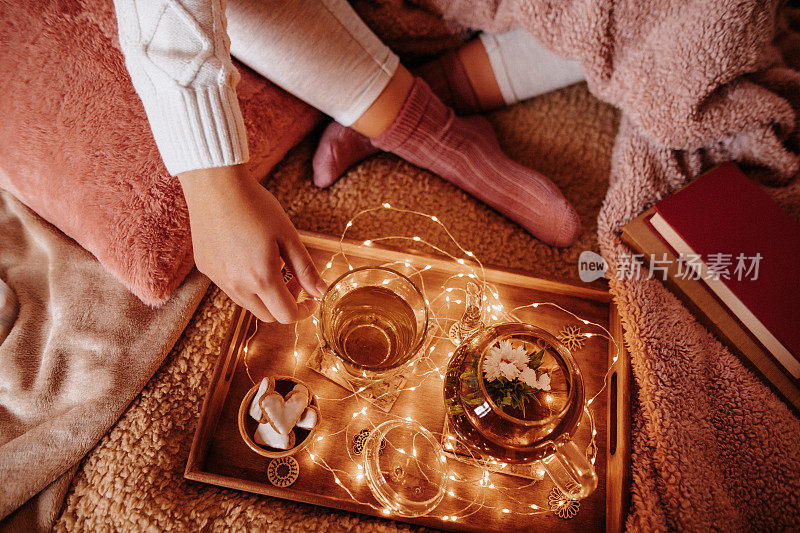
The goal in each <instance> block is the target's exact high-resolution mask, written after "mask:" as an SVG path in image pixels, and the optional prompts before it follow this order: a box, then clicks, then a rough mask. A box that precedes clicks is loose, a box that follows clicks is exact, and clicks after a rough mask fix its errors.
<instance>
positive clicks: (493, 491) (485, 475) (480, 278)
mask: <svg viewBox="0 0 800 533" xmlns="http://www.w3.org/2000/svg"><path fill="white" fill-rule="evenodd" d="M388 211H393V212H396V213H399V214H405V215H411V216H414V217H419V218H424V219H427V220H429V221H431V222H433V223H434V224H436V225H437V227H439V228H441V230H442V231H443V232H444V234H445V236H446V237H447V239H448V241H449V242H450V243H451V244H453V245H454V246H455V247H456V248H457V249H458V251H459V252H460V253H461V254H463V255H464V256H465V257H466V258H465V257H459V256H456V255H454V254H452V253H450V252H448V251H447V250H445V249H444V248H442V247H441V246H438V245H436V244H434V243H432V242H430V241H428V240H427V239H424V238H422V237H421V236H419V235H413V236H411V237H409V236H406V235H391V236H377V237H372V238H370V239H366V240H363V241H362V242H361V244H362V245H363V246H367V247H370V246H373V245H374V244H375V243H377V242H384V241H400V242H404V241H405V242H409V241H410V242H413V243H416V244H418V245H424V246H427V247H429V248H430V249H432V250H433V251H435V252H437V253H439V254H440V255H443V256H445V257H447V258H448V259H450V260H452V261H454V262H455V263H457V264H459V265H460V266H462V267H464V270H465V272H458V273H456V274H453V275H451V276H449V277H448V278H446V279H445V281H444V282H443V283H442V287H440V288H439V289H438V291H437V292H436V294H435V296H433V297H432V298H430V297H429V295H428V291H427V290H426V288H425V283H424V279H423V276H422V274H423V273H424V272H426V271H428V270H431V269H432V268H433V266H432V265H431V264H425V265H424V266H417V265H414V261H413V260H411V259H404V260H396V261H390V262H386V263H383V264H381V265H378V266H383V267H398V266H403V267H405V268H406V269H411V271H410V272H409V274H407V275H408V277H409V278H415V279H416V280H418V288H419V289H420V292H421V293H422V294H423V297H424V300H425V305H426V306H427V308H428V315H429V321H430V322H432V323H433V327H431V328H429V338H428V339H427V342H426V343H424V344H423V346H422V347H421V348H420V354H421V355H420V356H419V357H418V358H417V359H416V360H414V361H413V363H412V364H409V365H408V366H407V367H406V370H407V373H410V377H409V378H408V379H407V380H406V382H405V383H406V385H407V386H405V387H402V388H400V389H395V390H392V391H390V392H385V393H383V394H380V395H377V396H374V395H367V394H363V393H364V392H366V391H367V390H368V389H369V388H370V387H368V386H360V387H353V390H352V391H351V392H349V393H346V394H343V395H340V396H336V397H320V396H317V401H318V402H331V403H334V402H348V401H353V400H354V401H355V402H356V404H357V407H356V408H355V409H354V410H353V412H352V416H351V417H344V418H345V420H346V423H345V424H344V426H343V427H339V428H330V429H328V430H327V431H326V432H325V433H324V434H320V433H321V429H322V428H318V429H317V436H315V437H314V441H313V442H311V443H310V444H309V445H308V446H307V447H306V448H305V449H304V450H303V451H302V453H305V454H306V455H307V457H308V459H309V460H310V461H311V462H312V463H313V464H314V465H315V466H317V467H319V468H322V469H324V470H326V471H327V472H328V473H329V474H330V475H331V476H332V479H333V481H334V483H336V485H337V486H338V487H340V488H341V489H342V490H343V491H344V492H345V493H346V494H347V496H348V497H349V498H350V499H351V500H353V501H355V502H356V503H358V504H360V505H364V506H368V507H370V508H372V509H373V510H375V511H377V512H379V513H380V514H381V515H382V516H387V517H391V516H393V515H394V514H395V510H393V509H391V508H388V507H384V506H382V505H377V504H376V503H377V502H376V501H375V500H374V499H373V498H372V497H370V499H367V500H365V499H363V498H359V497H358V495H357V494H356V492H358V491H361V492H363V488H364V484H365V483H366V475H365V469H364V465H363V462H362V461H363V457H354V454H353V451H352V450H351V446H350V443H349V442H348V443H347V446H346V448H347V453H348V456H349V459H350V461H351V462H352V468H351V469H349V470H347V469H344V468H336V467H333V466H331V465H330V464H329V463H328V462H327V461H325V459H324V457H323V456H322V454H321V453H319V452H318V451H317V446H318V444H320V443H323V442H332V439H335V438H337V437H342V436H344V437H343V438H345V440H348V435H347V432H348V428H350V429H352V428H353V427H356V423H357V422H358V424H361V425H363V426H364V427H366V428H368V429H369V430H370V431H372V430H374V429H375V428H376V427H377V425H378V424H379V423H380V422H385V421H388V420H409V421H410V420H412V418H411V417H408V416H400V415H398V414H394V413H392V412H391V411H390V412H388V413H386V412H383V411H380V414H379V418H380V422H378V424H376V423H375V422H374V420H373V416H374V413H373V411H374V412H375V413H377V412H378V410H377V408H374V407H372V406H371V404H372V403H373V402H376V401H378V400H380V399H381V398H383V397H385V396H387V395H394V396H397V395H399V394H401V393H403V392H407V391H409V392H410V391H415V390H416V389H417V388H419V387H420V386H422V385H423V384H424V383H426V382H427V381H428V380H430V379H435V380H438V381H439V382H442V381H443V380H444V370H443V369H442V368H441V367H440V366H439V364H437V363H436V361H434V359H433V357H432V355H433V353H434V352H435V351H436V350H437V348H440V347H444V350H445V351H446V352H447V353H446V356H445V361H444V365H445V366H446V365H447V363H448V362H449V360H450V358H451V357H452V355H453V353H454V349H455V347H454V346H453V345H452V344H451V341H450V337H449V336H448V335H447V332H448V331H449V326H450V325H452V324H453V323H454V322H458V321H459V320H460V318H452V317H447V316H444V315H445V314H446V310H449V309H450V306H451V305H460V304H461V303H462V302H465V301H466V290H465V288H464V286H463V284H462V280H463V279H464V278H467V279H468V280H471V281H473V282H477V283H479V285H480V288H481V295H482V301H481V303H482V305H481V307H480V312H481V322H482V323H483V324H484V325H485V326H489V325H491V324H493V323H500V322H503V321H509V320H513V321H521V319H520V318H519V316H518V314H519V313H520V312H521V311H526V310H536V309H538V308H540V307H551V308H555V309H558V310H559V311H561V312H563V313H565V314H567V315H568V316H570V317H572V318H573V319H574V320H577V321H579V322H581V323H582V324H584V325H585V326H590V327H593V328H597V329H598V330H599V331H600V333H594V332H587V333H582V335H583V336H584V337H586V338H587V339H588V338H592V337H599V338H601V339H605V340H606V341H607V342H609V343H610V346H611V347H613V356H612V361H611V364H610V365H609V367H608V369H607V370H606V372H605V374H604V377H603V382H602V386H601V387H600V389H599V390H598V391H597V392H596V393H595V394H594V395H593V396H591V397H590V398H588V399H587V400H586V401H585V403H584V407H583V410H584V413H585V414H586V415H587V416H586V418H587V420H588V423H589V430H590V432H591V435H590V438H589V444H588V445H587V447H586V456H587V458H588V459H589V460H590V462H591V463H592V465H594V464H595V461H596V459H597V444H596V437H597V428H596V426H595V418H594V413H593V411H592V408H591V406H592V404H593V403H594V401H595V400H596V399H597V398H598V397H599V396H600V394H602V393H603V392H604V391H605V389H606V387H607V386H608V378H609V376H610V375H611V373H612V372H613V370H614V364H615V363H616V362H617V360H618V358H619V355H620V347H619V345H618V343H617V342H616V340H615V339H614V338H613V336H612V335H611V333H610V332H609V331H608V329H606V328H605V327H604V326H603V325H601V324H598V323H596V322H592V321H589V320H586V319H584V318H582V317H580V316H578V315H577V314H575V313H573V312H572V311H570V310H569V309H565V308H564V307H562V306H561V305H558V304H556V303H553V302H532V303H529V304H526V305H521V306H518V307H514V308H513V309H510V310H507V311H506V310H505V307H504V305H503V303H502V301H501V299H500V294H499V291H498V289H497V287H496V286H494V285H493V284H491V283H488V282H487V281H486V271H485V267H484V265H483V263H482V262H481V261H480V260H479V259H478V258H477V257H476V256H475V254H474V253H473V252H471V251H469V250H467V249H466V248H464V247H463V246H462V245H461V244H460V243H459V241H458V240H457V239H456V238H455V237H454V236H453V234H452V233H451V231H450V230H449V229H448V228H447V226H446V225H445V224H444V223H443V222H442V221H441V220H440V219H439V218H438V217H437V216H435V215H429V214H427V213H423V212H421V211H416V210H413V209H404V208H397V207H393V206H391V205H390V204H389V203H384V204H382V205H380V206H377V207H372V208H369V209H365V210H362V211H359V212H358V213H356V214H355V215H354V216H353V217H352V218H350V219H349V220H348V221H347V223H346V224H345V228H344V230H343V231H342V233H341V236H340V238H339V246H338V248H339V250H338V252H335V253H334V254H333V255H332V256H331V257H330V258H329V259H328V261H327V262H326V264H325V266H324V267H323V269H322V270H321V274H322V275H323V276H324V275H325V274H326V273H327V272H328V271H330V270H332V269H333V268H334V265H335V263H336V262H337V261H338V260H340V259H341V260H342V261H344V264H345V267H346V268H347V269H349V270H353V268H354V267H353V264H352V262H351V261H350V258H349V257H348V255H347V253H346V252H345V248H344V242H345V239H346V237H347V233H348V231H349V230H351V228H353V226H354V225H355V223H356V221H357V220H359V219H360V218H362V217H364V216H366V215H369V214H371V213H380V212H388ZM473 264H477V266H478V270H477V271H476V269H475V268H474V266H473ZM454 284H458V285H454ZM462 295H463V296H462ZM305 296H308V295H305ZM311 321H312V323H313V325H314V333H315V335H316V340H317V342H316V348H313V349H312V352H313V350H314V349H319V348H320V347H323V346H324V345H325V342H324V340H323V339H322V337H321V334H320V331H319V330H320V328H319V323H318V322H319V321H318V319H317V317H316V316H312V317H311ZM253 323H254V327H253V330H252V332H251V333H250V334H249V335H248V336H247V337H246V339H245V342H244V345H243V349H242V351H243V355H244V357H243V361H244V366H245V370H246V373H247V376H248V378H249V379H250V381H251V382H252V383H253V384H255V383H256V379H254V377H253V376H252V374H251V372H250V368H249V365H248V359H249V356H250V350H249V348H250V343H251V341H252V339H253V338H254V337H255V336H256V334H257V333H258V326H259V321H257V320H254V321H253ZM299 327H300V324H299V323H296V324H295V326H294V332H295V335H294V344H293V350H292V356H293V359H294V362H293V365H294V366H293V368H294V375H296V374H297V372H298V371H299V370H301V369H302V368H303V363H304V362H303V360H302V356H301V353H300V350H299V348H298V341H299V339H300V337H301V333H300V332H299V331H298V328H299ZM309 356H310V354H309ZM579 424H580V423H579ZM431 433H432V434H433V435H434V436H435V437H436V438H437V439H438V440H439V442H441V443H443V444H442V446H443V448H444V449H445V450H446V451H447V452H448V453H450V454H451V457H453V455H452V454H455V452H456V450H458V451H459V452H466V453H467V455H461V456H460V457H458V458H457V459H456V458H453V459H452V460H457V461H459V462H462V463H466V464H468V465H470V466H472V467H473V471H474V472H475V475H472V476H467V475H464V474H462V473H459V472H456V471H454V470H453V469H450V470H446V471H445V473H446V481H447V483H446V485H445V487H444V491H445V496H444V498H445V499H449V501H450V504H451V505H450V509H452V508H453V507H454V506H457V507H458V508H457V510H456V511H452V510H451V511H449V512H448V514H437V513H436V510H437V509H438V508H441V507H442V505H440V506H439V507H437V509H434V510H433V511H431V512H430V513H428V514H427V515H426V516H433V517H438V518H439V519H441V520H442V521H445V522H458V521H460V520H463V519H465V518H467V517H469V516H472V515H474V514H476V513H478V512H481V511H484V510H492V511H495V512H497V513H500V514H501V515H505V514H511V513H513V514H515V515H518V516H535V515H541V514H546V513H551V512H552V510H551V509H550V507H549V506H548V504H547V502H546V501H545V502H544V503H541V504H537V503H531V502H530V501H527V500H524V499H521V498H519V497H517V494H523V495H524V494H525V493H526V491H525V490H524V489H526V488H529V487H532V486H534V485H535V484H536V483H538V482H539V481H540V480H541V479H543V478H544V469H543V467H542V465H541V464H539V463H535V464H534V465H532V466H531V471H532V474H533V476H534V477H531V478H528V482H526V483H524V484H523V485H520V479H524V478H520V477H519V476H514V474H511V475H512V476H514V483H513V486H512V485H507V484H506V483H504V481H505V480H507V479H508V478H507V476H506V475H505V473H504V472H503V470H504V469H505V468H506V467H507V466H508V465H507V464H506V463H503V462H501V461H497V460H494V459H492V460H488V461H487V460H486V459H483V458H480V457H477V456H475V455H474V454H473V453H472V451H471V448H470V447H469V446H468V445H467V444H466V443H464V442H461V441H460V440H459V438H458V436H457V435H456V434H453V433H447V434H444V433H441V432H435V431H431ZM389 445H392V444H391V442H390V443H389ZM403 451H404V453H405V450H403ZM415 456H416V454H415ZM441 459H442V461H441V462H442V465H443V466H446V463H447V461H449V460H450V458H449V457H447V456H442V458H441ZM486 465H491V468H487V466H486ZM476 486H477V487H480V490H474V488H475V487H476ZM464 488H466V489H473V492H474V493H475V494H474V496H473V497H471V498H469V497H464V496H463V495H462V494H463V493H465V492H469V490H463V489H464ZM492 495H494V496H495V497H490V496H492ZM546 498H547V496H546V495H545V500H546ZM487 502H501V503H500V504H499V505H493V504H490V503H487ZM565 503H566V502H565Z"/></svg>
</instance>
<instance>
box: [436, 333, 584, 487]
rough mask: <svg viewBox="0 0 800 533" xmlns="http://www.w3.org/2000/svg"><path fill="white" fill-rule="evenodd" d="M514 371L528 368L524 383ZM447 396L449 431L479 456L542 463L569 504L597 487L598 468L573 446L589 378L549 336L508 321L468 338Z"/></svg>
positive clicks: (455, 360) (452, 369)
mask: <svg viewBox="0 0 800 533" xmlns="http://www.w3.org/2000/svg"><path fill="white" fill-rule="evenodd" d="M504 365H506V366H504ZM509 365H518V369H519V371H523V370H524V371H525V379H524V380H521V379H520V378H517V377H514V374H515V373H516V371H515V370H514V369H513V368H512V366H509ZM502 369H505V371H506V373H504V372H502ZM521 376H522V374H520V377H521ZM529 384H531V385H529ZM444 396H445V406H446V408H447V415H448V420H449V422H450V427H451V428H452V429H453V430H454V431H455V432H456V434H457V435H458V436H459V438H460V440H461V442H462V443H463V444H465V445H466V446H467V447H469V448H470V449H472V451H474V452H476V453H477V454H478V455H480V456H483V457H488V458H493V459H497V460H500V461H502V462H506V463H518V464H529V463H533V462H535V461H541V463H542V465H543V466H544V468H545V470H546V471H547V473H548V474H549V475H550V478H551V479H552V480H553V483H554V484H555V485H556V487H558V489H559V490H561V492H563V493H564V495H565V496H566V497H567V498H570V499H580V498H585V497H586V496H588V495H589V494H591V493H592V491H594V489H595V488H597V483H598V480H597V474H596V473H595V469H594V466H593V465H592V464H591V463H590V462H589V460H588V459H587V458H586V455H585V454H584V453H582V452H581V450H580V449H579V448H578V447H577V446H576V444H575V442H574V441H573V440H572V439H573V437H574V434H575V430H576V429H577V427H578V425H579V422H580V420H581V417H582V415H583V410H584V401H585V397H584V389H583V378H582V377H581V373H580V370H579V369H578V365H577V364H576V363H575V359H574V358H573V357H572V354H571V353H570V351H569V350H568V349H567V348H566V347H565V346H564V345H563V344H561V342H559V341H558V339H556V338H555V337H554V336H553V335H552V334H550V333H549V332H547V331H545V330H543V329H542V328H539V327H536V326H533V325H530V324H522V323H506V324H497V325H494V326H491V327H488V328H486V329H484V330H483V331H480V332H478V333H476V334H474V335H472V336H471V337H469V338H467V339H466V340H465V341H464V342H462V343H461V345H459V347H458V348H457V349H456V351H455V352H454V354H453V357H452V359H451V360H450V364H449V365H448V367H447V372H446V374H445V383H444Z"/></svg>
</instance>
